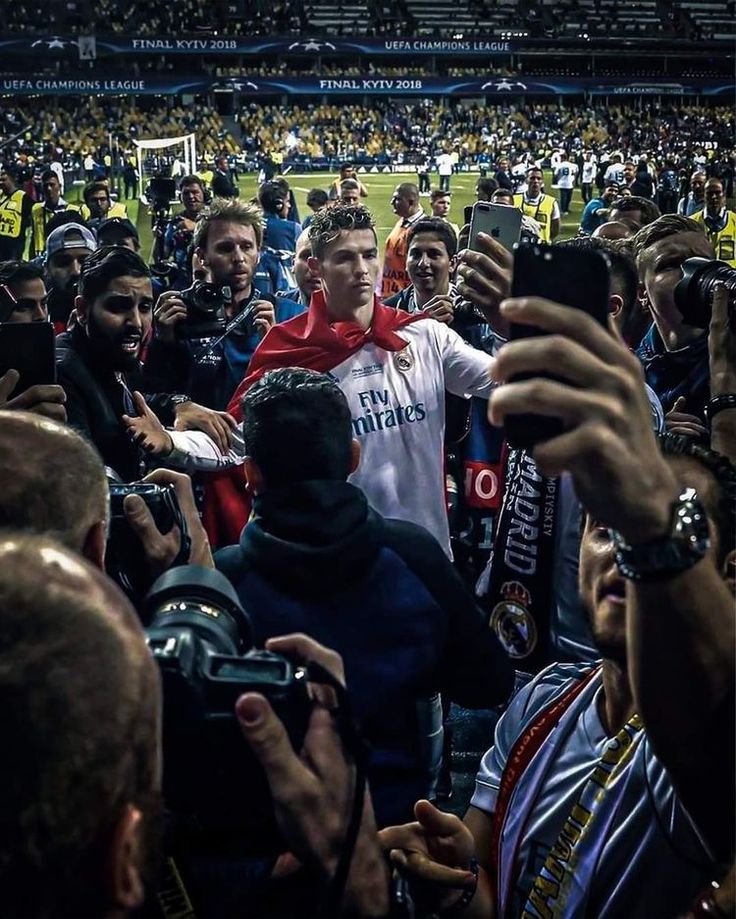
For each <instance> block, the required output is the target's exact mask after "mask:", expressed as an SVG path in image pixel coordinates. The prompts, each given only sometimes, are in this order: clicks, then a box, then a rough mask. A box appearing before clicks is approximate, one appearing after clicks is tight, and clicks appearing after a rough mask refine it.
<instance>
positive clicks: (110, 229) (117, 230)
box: [97, 217, 138, 240]
mask: <svg viewBox="0 0 736 919" xmlns="http://www.w3.org/2000/svg"><path fill="white" fill-rule="evenodd" d="M101 236H112V237H114V238H115V239H123V238H124V237H126V236H132V237H133V238H134V239H138V229H137V227H136V225H135V224H134V223H133V222H132V221H131V220H128V218H127V217H107V218H106V219H105V220H101V221H100V225H99V226H98V227H97V239H98V240H99V238H100V237H101Z"/></svg>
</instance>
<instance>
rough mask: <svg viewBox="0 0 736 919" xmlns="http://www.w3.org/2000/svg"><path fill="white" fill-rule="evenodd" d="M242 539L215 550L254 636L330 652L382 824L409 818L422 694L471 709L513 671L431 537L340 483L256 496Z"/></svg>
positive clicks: (417, 790) (419, 776)
mask: <svg viewBox="0 0 736 919" xmlns="http://www.w3.org/2000/svg"><path fill="white" fill-rule="evenodd" d="M254 511H255V518H254V519H253V520H251V522H250V523H248V525H247V526H246V527H245V528H244V530H243V532H242V534H241V537H240V543H239V544H238V545H236V546H229V547H228V548H226V549H222V550H221V551H220V552H218V553H217V556H216V564H217V566H218V568H220V569H221V570H222V571H223V572H224V573H225V574H226V575H227V577H228V578H229V579H230V581H231V583H232V584H233V585H234V587H235V589H236V590H237V592H238V595H239V597H240V598H241V600H242V601H243V604H244V606H245V609H246V610H247V611H248V613H249V615H250V617H251V619H252V622H253V629H254V635H255V643H256V646H259V645H262V643H263V642H264V641H265V640H266V639H267V638H270V637H272V636H275V635H284V634H287V633H289V632H305V633H306V634H308V635H311V636H312V637H313V638H315V639H316V640H317V641H319V642H321V643H322V644H324V645H327V646H328V647H331V648H334V649H335V650H336V651H338V652H339V653H340V654H341V655H342V657H343V660H344V662H345V672H346V676H347V684H348V689H349V691H350V695H351V698H352V704H353V709H354V712H355V714H356V716H357V718H358V720H359V723H360V725H361V727H362V730H363V734H364V735H365V737H366V738H367V740H368V741H369V742H370V744H371V745H372V747H373V756H372V762H371V765H370V768H369V778H370V783H371V791H372V795H373V802H374V805H375V809H376V816H377V819H378V823H379V825H382V826H385V825H388V824H391V823H395V822H396V821H399V822H404V821H406V820H409V819H412V807H413V805H414V802H415V801H416V800H417V799H418V798H419V797H422V796H424V795H426V793H427V762H426V757H425V755H424V752H425V751H424V750H423V749H422V742H421V739H422V737H423V726H422V723H421V720H420V718H421V715H420V711H421V703H422V702H424V700H426V699H427V698H428V697H429V696H430V695H432V694H433V693H435V692H437V691H438V690H441V691H442V693H443V695H444V696H445V698H447V699H448V700H453V701H456V702H459V703H460V704H462V705H465V706H469V707H473V708H490V707H492V706H494V705H497V704H499V703H501V702H503V701H504V700H505V699H506V698H507V697H508V695H509V693H510V691H511V688H512V684H513V670H512V667H511V664H510V662H509V660H508V659H507V658H506V657H505V655H504V653H503V651H502V650H501V647H500V645H499V644H498V642H497V641H496V638H495V636H494V635H493V634H492V632H491V631H490V629H488V628H487V626H486V625H485V624H484V623H483V621H482V619H481V616H480V613H479V611H478V608H477V607H476V605H475V601H474V599H473V597H472V595H471V594H470V593H469V592H468V590H467V588H466V587H465V585H464V584H463V582H462V580H461V579H460V577H459V575H458V574H457V573H456V572H455V570H454V568H453V566H452V564H451V563H450V562H449V560H448V559H447V557H446V556H445V554H444V552H443V551H442V549H441V548H440V545H439V543H437V541H436V540H435V539H433V537H432V536H430V535H429V533H428V532H427V531H426V530H424V529H422V528H421V527H418V526H415V525H414V524H410V523H405V522H402V521H398V520H387V519H384V518H383V517H381V516H379V515H378V514H377V513H376V512H375V511H373V510H372V509H371V508H370V506H369V505H368V502H367V499H366V497H365V495H364V494H363V492H362V491H360V490H359V489H358V488H356V487H355V486H353V485H350V484H348V483H346V482H340V481H329V482H318V481H312V482H299V483H296V484H295V485H294V486H292V487H291V488H285V489H283V490H275V491H267V492H266V493H265V494H263V495H259V496H258V497H257V498H256V499H255V501H254Z"/></svg>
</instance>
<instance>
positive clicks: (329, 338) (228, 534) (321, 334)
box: [202, 290, 428, 546]
mask: <svg viewBox="0 0 736 919" xmlns="http://www.w3.org/2000/svg"><path fill="white" fill-rule="evenodd" d="M427 318H428V315H427V313H413V314H410V313H406V312H404V311H403V310H396V309H392V308H391V307H389V306H384V305H383V304H382V303H381V302H380V301H379V299H378V298H377V297H376V298H375V300H374V307H373V318H372V320H371V325H370V328H368V329H363V328H362V327H361V326H359V325H358V324H357V323H355V322H330V318H329V316H328V313H327V303H326V302H325V295H324V292H323V291H321V290H318V291H316V292H315V293H314V294H313V295H312V299H311V302H310V304H309V310H308V311H307V312H306V313H302V314H301V315H299V316H295V317H294V318H293V319H290V320H288V321H287V322H283V323H279V324H277V325H274V326H272V327H271V328H270V329H269V331H268V333H267V334H266V336H265V338H264V339H263V341H262V342H261V343H260V345H259V346H258V347H257V348H256V351H255V353H254V355H253V357H252V358H251V361H250V365H249V367H248V375H247V376H246V377H245V379H244V380H243V381H242V383H241V384H240V386H238V388H237V389H236V390H235V393H234V395H233V397H232V399H231V400H230V404H229V405H228V411H229V412H230V414H231V415H232V416H233V417H234V418H236V419H237V420H238V421H241V420H242V418H243V413H242V410H241V407H240V403H241V401H242V398H243V396H244V394H245V393H246V392H247V390H248V389H250V387H251V386H252V385H253V384H254V383H255V382H256V381H257V380H259V379H260V378H261V377H262V376H263V374H264V373H267V372H268V371H269V370H277V369H279V368H281V367H303V368H304V369H306V370H315V371H320V372H322V373H327V372H328V371H330V370H332V369H333V368H334V367H337V366H338V365H339V364H341V363H342V362H343V361H346V360H347V359H348V358H349V357H350V356H351V355H353V354H355V353H356V352H357V351H360V349H361V348H362V347H364V346H365V345H367V344H370V343H373V344H376V345H378V347H379V348H383V349H384V350H386V351H401V350H402V349H403V348H405V347H406V345H407V344H408V342H407V341H406V340H405V339H403V338H401V336H400V335H398V334H397V332H398V330H400V329H401V328H403V327H404V326H405V325H409V323H412V322H417V321H419V320H422V319H425V320H426V319H427ZM204 478H205V502H204V510H203V515H202V519H203V522H204V526H205V529H206V530H207V535H208V536H209V538H210V542H211V543H212V544H213V545H214V546H225V545H230V544H232V543H234V542H237V541H238V539H239V537H240V531H241V530H242V529H243V527H244V526H245V524H246V523H247V520H248V516H249V514H250V501H249V499H248V495H247V494H246V492H245V484H244V481H243V467H242V466H233V467H230V468H229V469H225V470H223V471H221V472H214V473H209V474H207V475H206V476H204Z"/></svg>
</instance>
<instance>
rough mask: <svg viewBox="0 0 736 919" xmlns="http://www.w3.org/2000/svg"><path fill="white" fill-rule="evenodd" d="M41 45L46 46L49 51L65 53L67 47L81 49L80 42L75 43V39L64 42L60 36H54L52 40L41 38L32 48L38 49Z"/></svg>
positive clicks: (33, 43)
mask: <svg viewBox="0 0 736 919" xmlns="http://www.w3.org/2000/svg"><path fill="white" fill-rule="evenodd" d="M39 45H46V47H47V48H48V50H49V51H55V50H59V51H63V50H64V48H66V46H67V45H76V46H77V47H79V42H78V41H74V40H73V39H69V40H66V39H64V40H62V39H61V38H59V36H58V35H53V36H52V37H51V38H50V39H48V38H39V39H37V40H36V41H34V42H32V43H31V48H37V47H38V46H39Z"/></svg>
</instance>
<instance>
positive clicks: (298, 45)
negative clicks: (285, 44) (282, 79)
mask: <svg viewBox="0 0 736 919" xmlns="http://www.w3.org/2000/svg"><path fill="white" fill-rule="evenodd" d="M324 49H327V50H328V51H336V50H337V48H336V47H335V45H333V44H332V42H330V41H315V40H314V39H313V38H310V39H309V41H295V42H294V43H293V44H291V45H289V51H315V52H317V54H319V52H320V51H322V50H324Z"/></svg>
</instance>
